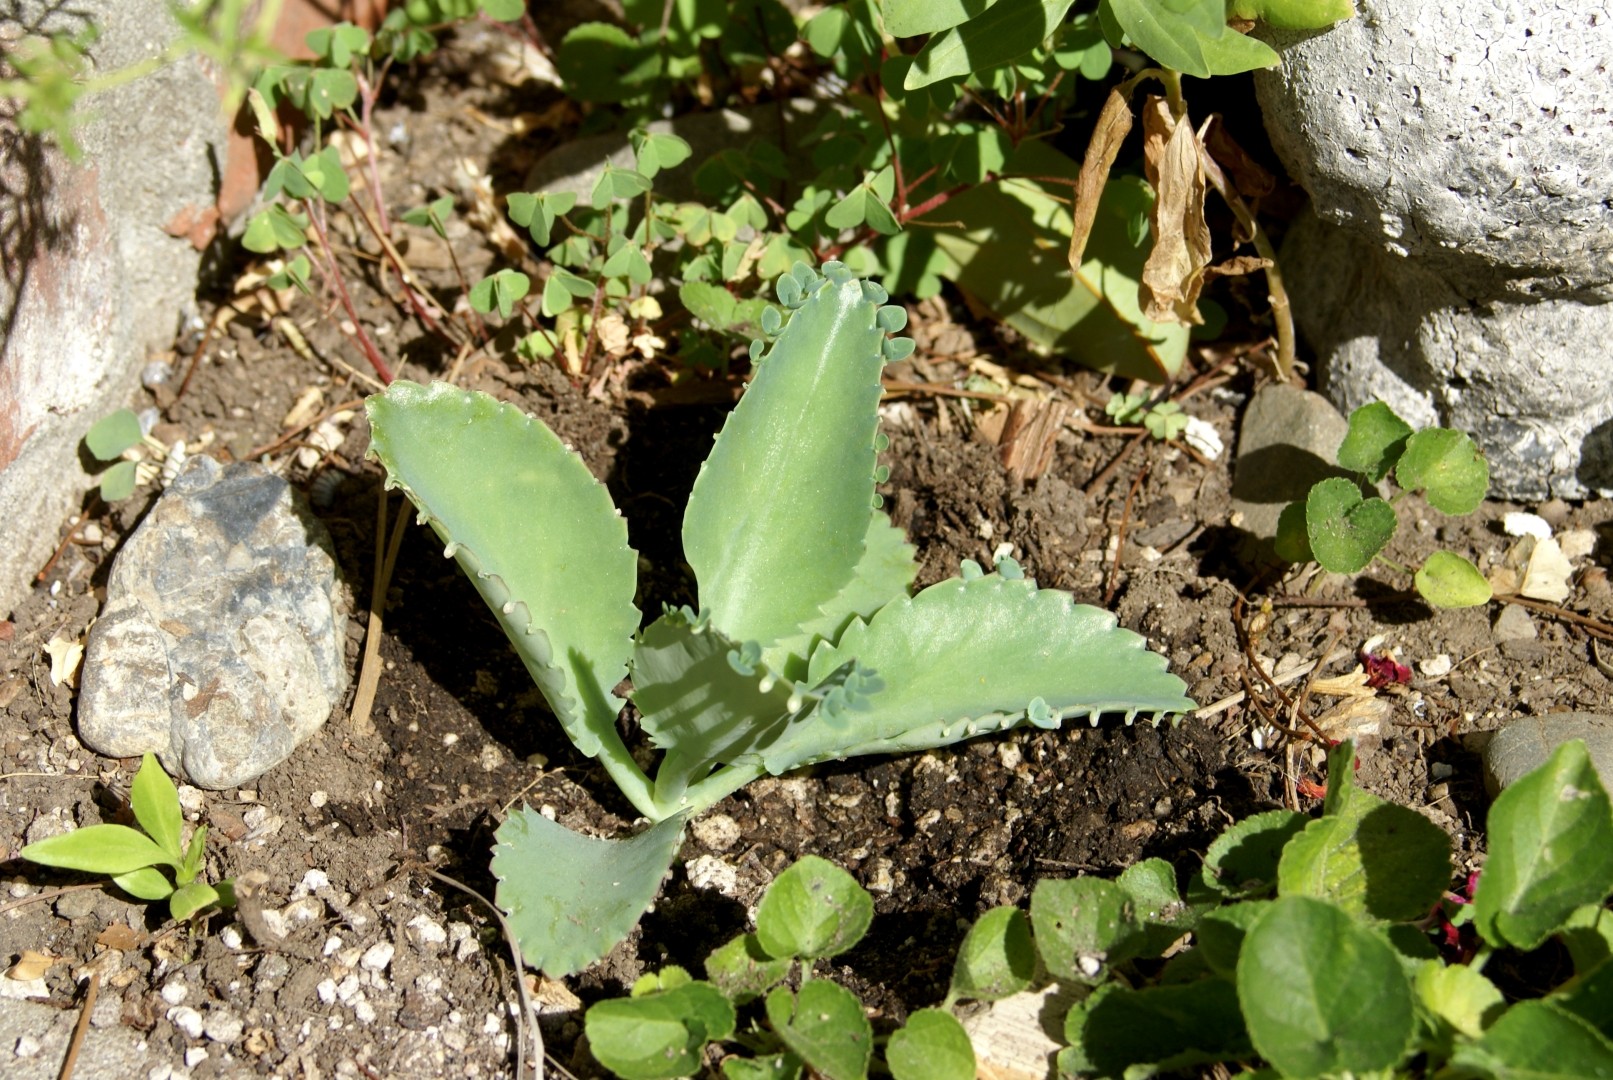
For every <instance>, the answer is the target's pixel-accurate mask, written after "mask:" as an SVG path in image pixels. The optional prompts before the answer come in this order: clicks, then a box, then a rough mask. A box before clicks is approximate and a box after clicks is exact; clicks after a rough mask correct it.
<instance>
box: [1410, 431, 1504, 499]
mask: <svg viewBox="0 0 1613 1080" xmlns="http://www.w3.org/2000/svg"><path fill="white" fill-rule="evenodd" d="M1395 480H1397V481H1398V482H1399V484H1400V486H1401V487H1403V488H1405V489H1406V490H1407V491H1417V490H1419V489H1421V490H1422V491H1423V493H1424V495H1425V497H1426V498H1427V499H1428V505H1430V506H1432V507H1433V508H1434V509H1435V510H1438V511H1440V512H1442V513H1446V514H1455V515H1460V514H1471V513H1472V512H1473V511H1474V510H1476V509H1478V505H1479V503H1481V502H1483V501H1484V496H1485V494H1486V493H1488V492H1489V490H1490V465H1489V463H1488V462H1486V461H1485V460H1484V454H1483V452H1482V451H1480V450H1479V448H1478V445H1477V444H1476V443H1474V441H1473V440H1472V439H1471V438H1469V437H1468V436H1467V435H1465V434H1463V433H1462V432H1460V431H1451V430H1450V429H1449V428H1425V429H1424V430H1422V431H1419V432H1417V433H1416V434H1415V435H1412V436H1411V437H1410V438H1408V439H1407V440H1406V449H1405V452H1404V453H1402V454H1401V455H1400V462H1399V463H1398V464H1397V465H1396V466H1395Z"/></svg>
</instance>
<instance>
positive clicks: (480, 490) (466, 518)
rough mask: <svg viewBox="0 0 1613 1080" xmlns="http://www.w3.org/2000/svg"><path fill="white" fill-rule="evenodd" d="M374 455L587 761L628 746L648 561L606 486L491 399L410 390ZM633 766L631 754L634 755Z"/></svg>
mask: <svg viewBox="0 0 1613 1080" xmlns="http://www.w3.org/2000/svg"><path fill="white" fill-rule="evenodd" d="M366 408H367V411H368V413H369V417H370V425H371V431H372V437H371V446H370V450H371V453H373V454H374V455H375V456H377V457H378V458H380V460H381V463H382V464H383V465H385V466H386V469H387V483H388V486H389V487H401V488H403V489H404V491H405V493H406V494H408V496H409V498H410V499H411V500H412V501H413V502H414V504H415V505H416V506H417V507H419V509H420V513H421V517H422V518H424V519H425V521H426V522H427V523H428V524H429V525H431V527H432V528H433V529H434V530H435V531H436V532H437V535H439V536H440V537H442V538H443V539H444V540H445V541H446V542H447V548H446V549H445V551H444V554H446V555H449V556H452V557H454V558H456V559H458V560H459V564H460V566H461V567H462V568H463V569H464V571H465V572H466V574H468V575H469V576H470V578H471V580H472V581H473V582H474V583H475V585H476V588H477V590H478V591H479V592H480V593H481V594H482V598H483V599H484V600H486V601H487V604H488V606H489V607H490V608H492V610H493V613H494V614H495V615H496V616H497V617H498V620H499V622H500V624H501V625H502V626H503V627H504V631H505V633H507V634H508V635H509V636H510V640H511V641H512V642H513V643H514V645H515V648H516V651H517V652H519V653H520V654H521V659H522V660H523V661H524V662H525V663H526V666H527V670H528V671H530V672H531V673H532V677H533V678H534V679H536V680H537V683H538V686H539V688H540V689H541V690H542V691H543V695H544V697H545V699H547V701H548V702H549V706H550V708H552V709H553V710H554V713H555V715H556V716H557V717H559V718H560V722H561V723H562V724H564V725H565V728H566V733H567V734H568V735H569V736H570V737H571V741H572V742H574V743H575V744H576V745H577V748H578V749H579V750H581V751H582V752H583V753H584V754H588V755H590V756H592V755H594V754H596V753H598V752H599V748H600V743H601V740H606V741H608V742H610V743H611V744H612V745H613V746H615V747H620V746H621V737H620V736H619V735H618V734H617V732H616V726H615V721H616V713H617V712H618V710H619V709H620V708H621V704H622V703H621V700H620V699H619V698H617V697H615V696H614V695H613V694H612V693H611V690H612V689H613V688H614V687H615V686H616V684H617V683H618V682H620V681H621V680H622V677H623V676H625V675H626V674H627V659H628V656H629V654H630V653H631V651H632V647H633V632H634V631H635V630H636V629H637V628H638V622H639V613H638V609H637V608H635V607H634V606H633V588H634V580H635V577H636V573H637V568H638V561H637V557H636V556H635V555H634V553H633V550H632V549H631V548H629V547H628V546H627V526H626V523H624V522H623V521H622V519H621V516H620V515H619V514H617V512H616V509H615V507H614V506H612V504H611V500H610V495H609V494H608V493H607V492H606V491H605V488H604V485H602V484H600V483H599V482H598V481H597V480H595V479H594V477H593V475H592V474H590V473H589V471H588V467H587V466H586V465H584V464H583V462H582V459H581V458H579V457H578V456H577V455H576V454H575V453H573V452H572V451H570V450H567V449H566V447H565V446H564V445H563V444H562V443H561V442H560V439H559V438H558V437H557V436H556V435H555V434H554V432H552V431H550V430H549V428H548V427H547V426H545V425H544V424H542V423H541V422H539V421H537V420H535V419H533V418H532V417H530V416H527V415H525V414H524V413H522V412H521V411H520V410H519V409H516V408H514V407H513V406H510V405H505V404H502V403H500V402H498V401H497V400H495V399H494V398H492V397H489V396H488V395H486V394H482V393H475V392H470V391H465V390H460V389H457V388H455V387H453V386H450V385H448V384H447V383H436V384H434V385H432V386H430V387H425V386H420V385H417V384H415V383H410V382H404V381H401V380H400V381H398V382H395V383H393V384H392V385H391V386H390V387H389V388H388V389H387V391H386V393H384V394H377V395H375V396H374V397H371V398H370V399H369V402H368V405H367V406H366ZM622 753H623V754H624V755H625V750H623V751H622Z"/></svg>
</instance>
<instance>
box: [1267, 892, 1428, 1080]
mask: <svg viewBox="0 0 1613 1080" xmlns="http://www.w3.org/2000/svg"><path fill="white" fill-rule="evenodd" d="M1237 983H1238V1001H1239V1003H1240V1004H1241V1005H1242V1006H1243V1015H1244V1020H1245V1022H1246V1023H1247V1024H1248V1026H1249V1036H1250V1039H1251V1040H1252V1041H1253V1042H1254V1046H1255V1049H1256V1050H1258V1051H1259V1052H1260V1054H1261V1056H1262V1057H1264V1058H1265V1059H1266V1060H1267V1061H1269V1062H1271V1064H1272V1065H1274V1066H1276V1068H1277V1069H1278V1070H1280V1071H1281V1073H1282V1074H1283V1075H1284V1076H1288V1077H1296V1078H1298V1077H1316V1076H1322V1075H1323V1074H1327V1073H1335V1074H1336V1073H1343V1072H1346V1071H1348V1072H1355V1073H1363V1072H1370V1071H1372V1070H1374V1069H1384V1068H1388V1067H1389V1066H1391V1065H1394V1064H1395V1063H1396V1062H1398V1061H1399V1060H1400V1058H1401V1057H1402V1055H1403V1054H1404V1052H1405V1050H1406V1046H1407V1043H1408V1042H1409V1041H1410V1039H1411V1034H1412V1028H1413V1026H1414V1024H1415V1014H1414V1012H1413V1011H1412V1000H1411V987H1410V985H1409V983H1408V982H1407V980H1406V976H1405V974H1404V972H1403V971H1402V970H1401V966H1400V961H1399V960H1398V959H1397V958H1396V956H1395V952H1394V950H1393V949H1392V948H1390V947H1389V945H1388V944H1387V943H1386V942H1385V941H1384V940H1383V939H1382V938H1380V937H1378V936H1377V935H1376V934H1374V933H1372V931H1370V930H1368V929H1366V928H1365V927H1363V926H1360V925H1358V924H1357V923H1356V922H1355V921H1354V920H1352V919H1351V918H1350V917H1349V916H1348V915H1346V914H1345V913H1344V912H1342V911H1340V910H1339V909H1338V908H1336V907H1334V906H1333V905H1332V904H1329V903H1326V902H1325V901H1322V900H1313V899H1311V898H1309V897H1303V896H1286V897H1283V898H1282V899H1279V900H1275V901H1273V902H1272V904H1271V906H1270V907H1269V908H1267V909H1266V911H1265V913H1264V914H1262V915H1261V917H1260V918H1259V919H1257V920H1256V921H1255V924H1254V925H1253V926H1252V927H1250V928H1249V932H1248V934H1247V935H1246V936H1245V938H1244V941H1243V948H1242V950H1241V951H1240V952H1239V954H1238V971H1237Z"/></svg>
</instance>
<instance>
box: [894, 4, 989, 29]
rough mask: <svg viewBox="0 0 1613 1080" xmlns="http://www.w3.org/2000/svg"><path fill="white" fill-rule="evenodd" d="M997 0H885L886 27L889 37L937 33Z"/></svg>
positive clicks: (981, 11) (970, 16) (974, 14)
mask: <svg viewBox="0 0 1613 1080" xmlns="http://www.w3.org/2000/svg"><path fill="white" fill-rule="evenodd" d="M996 2H997V0H885V2H884V5H883V10H884V14H885V29H886V31H888V32H889V33H890V35H891V37H899V38H901V37H917V36H918V35H920V34H937V33H940V32H941V31H942V30H950V29H951V28H952V27H954V26H958V25H959V24H961V23H966V22H968V21H969V20H970V19H973V18H975V17H976V16H978V15H980V14H982V13H984V12H985V10H986V9H987V8H989V7H990V6H991V5H992V4H994V3H996Z"/></svg>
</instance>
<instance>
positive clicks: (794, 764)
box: [368, 263, 1192, 975]
mask: <svg viewBox="0 0 1613 1080" xmlns="http://www.w3.org/2000/svg"><path fill="white" fill-rule="evenodd" d="M550 280H551V283H552V282H553V280H554V279H553V278H551V279H550ZM774 292H775V295H776V298H777V300H778V301H779V304H780V305H781V308H782V310H781V308H780V307H771V306H768V307H765V308H764V309H763V310H762V311H761V313H760V315H759V321H760V323H761V327H762V331H763V333H764V334H766V335H768V336H769V338H770V340H758V341H755V342H753V343H752V346H751V350H750V355H751V358H752V361H753V362H754V363H755V370H756V374H755V377H754V378H753V379H752V380H751V383H750V386H749V388H748V389H747V390H746V391H745V394H744V396H743V398H741V400H740V404H739V405H738V407H737V408H736V409H735V410H734V412H733V413H732V414H731V415H730V416H729V418H728V420H727V422H726V423H725V424H724V426H723V430H722V432H721V434H720V435H719V436H718V438H717V441H716V443H715V445H714V446H713V448H712V452H711V456H710V457H709V458H707V460H706V462H705V465H704V466H703V467H702V469H701V472H700V475H699V477H698V478H697V479H696V481H695V485H694V490H693V492H692V493H691V494H690V497H689V503H688V507H687V510H686V513H685V515H684V522H683V548H684V555H685V557H686V559H687V560H688V562H689V565H690V566H691V567H692V568H693V570H694V576H695V579H696V582H697V584H698V590H699V608H698V609H697V610H696V609H690V608H678V609H670V608H669V609H667V610H666V611H665V612H664V613H663V614H662V615H661V616H660V617H659V618H657V619H655V620H654V621H653V622H651V623H650V624H649V625H648V626H645V627H642V628H641V625H640V615H639V611H638V609H637V608H636V607H635V606H634V602H633V599H634V592H635V576H636V574H635V570H636V567H637V564H638V558H637V555H636V554H635V553H634V551H633V550H632V549H631V548H630V547H629V546H628V544H627V527H626V524H625V523H624V522H623V521H622V518H621V516H620V514H619V513H618V512H617V511H616V509H615V507H614V506H612V504H611V501H610V497H609V495H608V494H607V492H606V491H605V489H604V488H603V487H602V486H601V485H600V484H599V483H598V481H596V480H595V479H594V477H593V475H592V474H591V473H590V472H589V471H588V468H587V466H586V465H584V464H583V462H582V459H581V458H579V457H578V456H577V455H576V454H575V453H573V452H572V451H570V450H569V449H567V448H566V447H565V446H564V444H563V443H562V442H561V441H560V439H559V437H558V436H556V435H555V434H554V432H552V431H551V430H550V429H549V428H548V427H546V426H545V425H544V424H542V423H540V422H539V421H537V420H535V419H533V418H531V417H529V416H525V415H523V414H522V413H521V412H519V411H518V410H516V409H514V408H511V407H510V406H507V405H503V404H500V403H499V402H497V401H495V400H494V399H492V398H490V397H488V396H486V395H484V394H476V393H467V392H465V391H463V390H459V389H456V388H454V387H452V386H449V385H446V384H438V385H436V386H433V387H429V388H428V387H424V386H418V385H415V384H411V383H398V384H397V385H395V386H394V387H392V388H391V389H389V390H388V391H387V392H386V393H385V394H380V395H376V396H375V397H372V398H371V399H370V401H369V405H368V411H369V416H370V424H371V431H372V437H373V442H372V445H371V453H372V454H374V455H375V456H376V457H378V458H379V459H380V461H381V463H382V464H383V465H384V466H385V468H386V470H387V474H388V480H387V483H388V485H389V486H391V487H401V488H403V489H404V491H405V492H406V493H407V494H408V496H409V498H410V499H411V500H412V501H413V502H414V504H415V505H416V506H417V507H418V508H419V510H420V513H421V519H422V520H423V521H426V522H428V523H429V524H430V525H431V526H432V527H433V528H434V529H435V530H436V531H437V533H438V535H439V536H440V537H441V538H442V539H443V540H444V542H445V543H446V544H447V547H446V549H445V554H447V555H449V556H452V557H457V558H458V559H459V561H460V563H461V566H462V567H463V568H464V569H465V571H466V572H467V573H468V574H469V575H470V576H471V578H472V580H473V581H474V582H475V583H476V587H477V588H478V590H479V591H480V592H481V593H482V596H483V598H484V599H485V600H486V601H487V602H488V604H489V606H490V607H491V608H492V610H493V612H494V613H495V614H496V615H497V617H498V618H499V620H500V622H501V623H502V624H503V626H504V629H505V631H506V633H507V634H508V635H509V637H510V639H511V641H512V643H513V644H514V646H515V648H516V650H517V651H518V652H519V653H520V654H521V656H522V658H523V659H524V660H525V661H526V665H527V669H528V670H529V671H530V672H531V673H532V675H533V677H534V679H535V680H536V681H537V683H538V686H539V688H540V689H541V691H542V692H543V695H544V697H545V699H546V700H547V701H548V703H549V705H550V707H551V708H552V709H553V711H554V714H555V716H556V717H557V718H558V719H559V720H560V723H561V725H562V727H563V728H564V729H565V732H566V734H567V735H568V736H569V737H570V738H571V740H572V742H573V743H575V744H576V746H577V747H578V749H579V750H581V751H582V752H583V753H585V754H587V755H589V756H591V757H597V758H598V760H599V762H600V764H602V765H603V766H604V767H605V770H606V772H607V773H609V774H610V776H611V778H612V779H613V780H614V781H615V782H616V784H617V786H618V787H619V788H620V789H621V791H622V793H623V794H624V795H625V796H626V797H627V798H628V800H629V801H630V802H631V803H632V804H633V805H634V807H635V808H637V809H638V810H639V812H640V813H642V814H643V815H644V816H645V817H648V818H649V819H650V820H651V821H652V822H654V823H655V824H653V825H652V826H651V827H650V828H649V829H648V830H646V831H644V832H642V833H640V834H639V835H637V836H634V837H632V838H630V839H627V840H622V841H605V840H595V839H591V838H588V837H583V836H579V835H577V834H575V833H572V832H570V831H569V830H567V829H564V828H562V827H561V826H559V825H557V824H555V823H554V822H552V821H550V820H549V819H547V818H545V817H544V816H543V815H541V814H539V813H537V812H536V811H533V810H530V809H526V810H522V811H519V812H516V813H514V814H512V815H510V817H509V818H508V819H507V820H506V821H505V822H504V824H503V826H502V827H501V828H500V829H499V833H498V836H499V843H498V846H497V848H496V849H495V852H494V858H493V870H494V873H495V874H496V875H497V876H498V877H499V879H500V885H499V893H498V896H499V901H500V903H501V904H503V905H504V906H505V908H506V909H507V910H509V912H510V915H511V918H510V922H511V925H512V927H513V928H514V929H515V932H516V934H517V935H518V936H519V938H520V941H521V948H522V951H523V952H524V953H525V955H526V956H527V957H528V958H529V959H531V960H532V961H533V962H534V963H535V964H537V965H540V966H542V967H543V968H544V969H545V970H546V971H548V972H549V973H550V974H551V975H561V974H566V973H569V972H571V971H575V970H577V969H579V968H581V967H583V966H585V965H587V964H589V963H592V962H593V961H594V960H596V959H598V958H599V957H600V956H603V955H604V954H605V952H607V951H608V950H609V949H610V948H611V947H612V946H613V945H614V944H615V943H616V942H617V941H619V940H621V938H622V937H624V936H625V935H626V934H627V932H628V930H630V929H631V928H632V926H633V924H634V923H635V922H636V921H637V920H638V918H639V916H640V915H641V914H642V913H643V911H644V908H645V907H646V906H647V905H648V904H649V903H650V901H651V900H652V899H653V898H654V896H655V893H656V892H657V890H658V889H659V887H660V882H661V877H662V875H663V874H664V873H665V871H666V870H667V868H668V867H669V866H670V864H671V862H672V860H673V857H674V855H675V854H676V851H677V847H678V841H679V839H680V836H681V830H682V827H683V823H684V821H685V820H687V818H688V817H689V816H690V815H693V814H695V813H698V812H700V811H701V810H704V809H705V808H707V807H709V806H711V805H712V804H713V803H715V802H716V801H717V800H718V799H721V798H723V797H724V796H726V795H728V794H729V793H731V792H733V791H735V790H737V789H739V788H740V787H742V786H743V785H745V784H747V783H749V782H750V781H751V780H754V779H757V778H759V777H761V776H764V775H769V774H771V775H778V774H781V773H785V772H789V771H790V770H792V769H796V768H799V767H801V766H803V765H807V764H811V763H813V762H818V761H827V760H836V759H843V758H847V757H852V756H854V755H859V754H886V753H898V752H903V751H910V750H921V749H925V748H928V747H935V746H948V745H951V744H953V743H956V742H961V741H962V740H964V739H968V738H972V737H974V736H976V735H984V734H989V733H992V732H997V731H1002V730H1004V729H1006V728H1010V727H1015V726H1018V725H1022V724H1032V725H1035V726H1037V727H1042V728H1049V729H1051V728H1056V727H1058V726H1059V725H1060V724H1061V723H1062V721H1063V720H1065V719H1067V718H1072V717H1084V718H1090V719H1091V720H1092V721H1093V722H1094V723H1095V722H1096V719H1097V716H1098V715H1099V714H1100V713H1105V712H1111V713H1119V714H1122V715H1124V716H1125V717H1126V718H1127V719H1128V720H1130V719H1131V718H1133V717H1135V716H1137V715H1139V714H1142V715H1147V716H1150V717H1152V718H1154V719H1155V720H1156V722H1157V719H1158V718H1159V716H1161V715H1168V714H1174V713H1179V712H1182V711H1185V710H1186V709H1188V708H1191V707H1192V703H1191V702H1190V701H1188V699H1187V698H1186V697H1184V696H1183V690H1184V689H1185V687H1184V686H1183V685H1182V682H1181V680H1179V679H1177V678H1176V677H1175V676H1174V675H1171V674H1169V673H1168V672H1167V671H1166V670H1165V661H1164V658H1163V657H1161V656H1159V655H1158V654H1157V653H1152V652H1150V651H1148V649H1147V648H1146V647H1145V645H1144V642H1143V640H1142V639H1141V638H1140V637H1138V636H1137V635H1136V634H1133V633H1130V632H1129V631H1126V630H1123V629H1120V628H1119V627H1118V626H1116V623H1115V619H1114V616H1112V615H1110V614H1109V613H1107V612H1104V611H1101V610H1099V609H1097V608H1093V607H1087V606H1084V605H1079V604H1076V603H1074V601H1073V600H1072V598H1071V597H1070V596H1069V594H1067V593H1063V592H1059V591H1058V590H1055V589H1040V588H1038V587H1037V585H1036V583H1035V582H1034V581H1032V580H1030V579H1028V578H1026V577H1025V575H1024V573H1023V571H1021V569H1020V568H1019V566H1018V565H1017V564H1015V563H1014V562H1013V561H1012V560H1008V559H1004V560H1002V561H1001V562H999V563H998V564H997V566H996V573H992V574H987V573H986V572H985V571H984V570H983V569H982V568H981V567H980V566H978V565H976V564H974V563H973V562H966V563H965V564H964V565H963V567H962V576H961V577H957V578H953V579H952V580H950V581H944V582H941V583H940V584H937V585H934V586H931V587H930V588H928V589H925V590H923V591H922V592H919V593H918V594H917V595H909V591H910V587H911V585H912V583H913V580H914V577H915V575H916V573H917V570H918V567H917V564H916V562H915V559H914V550H913V548H912V546H911V545H909V544H908V543H907V542H906V538H905V537H904V536H903V535H902V532H901V530H900V529H898V528H897V527H896V526H894V525H893V524H892V523H891V521H890V519H889V517H887V516H886V514H885V513H884V511H883V510H881V509H879V506H880V496H879V495H877V494H876V493H875V487H876V485H877V484H878V483H880V482H882V481H883V480H884V479H885V476H886V473H885V470H884V469H882V468H881V467H879V465H878V453H879V451H880V450H881V449H883V447H884V445H885V444H884V442H883V439H882V437H881V436H880V434H879V431H878V427H879V413H878V406H879V395H880V371H881V369H882V368H883V366H884V364H885V362H886V361H887V360H889V359H901V358H904V357H906V356H907V355H908V354H909V353H910V352H911V351H912V349H913V342H912V341H911V340H910V339H906V338H892V337H890V336H889V335H890V334H892V333H896V332H898V331H900V330H901V328H902V326H903V324H904V323H905V320H906V312H905V311H904V310H903V309H902V308H900V307H897V306H894V305H888V304H886V302H885V301H886V300H887V296H886V294H885V290H884V289H882V288H880V287H879V286H878V285H876V284H874V283H873V282H869V281H861V280H858V279H857V278H856V277H855V276H854V275H853V274H852V273H851V272H850V271H849V270H848V269H847V268H846V267H845V266H843V265H841V264H838V263H827V264H825V265H824V267H823V272H822V273H821V274H820V273H818V272H816V271H814V270H812V269H810V268H809V267H807V266H805V265H798V266H797V267H796V268H795V269H794V270H793V271H791V272H790V273H787V274H784V275H782V276H781V277H780V278H779V279H778V282H777V284H776V286H775V288H774ZM786 313H787V314H786ZM786 319H787V320H788V321H787V322H786ZM490 462H492V463H497V467H496V468H490V467H489V463H490ZM627 675H631V676H632V683H633V689H632V701H633V704H634V705H635V706H636V707H637V711H638V724H639V726H640V727H641V728H642V730H643V731H644V732H645V734H646V735H647V736H648V738H649V740H650V742H651V743H652V744H653V746H654V747H656V748H657V749H659V750H660V751H662V757H661V759H660V762H659V764H658V766H657V767H656V769H655V772H654V775H653V778H652V776H651V775H649V774H647V773H646V772H645V770H644V768H643V767H642V766H641V765H640V763H639V760H638V759H636V758H635V756H634V755H633V753H632V752H631V751H630V750H629V748H628V746H627V744H626V742H625V741H624V739H623V734H622V732H623V729H622V728H621V727H619V726H618V723H617V714H618V712H619V711H620V709H621V707H622V705H623V704H624V702H623V701H622V699H621V698H619V697H617V696H616V695H615V689H616V687H617V685H618V684H619V683H620V682H621V681H622V679H623V677H624V676H627Z"/></svg>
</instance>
